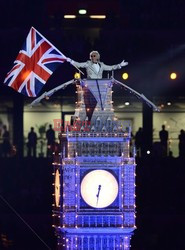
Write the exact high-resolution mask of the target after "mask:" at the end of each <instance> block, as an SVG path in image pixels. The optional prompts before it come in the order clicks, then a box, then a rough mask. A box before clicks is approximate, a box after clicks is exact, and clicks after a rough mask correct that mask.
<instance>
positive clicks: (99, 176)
mask: <svg viewBox="0 0 185 250" xmlns="http://www.w3.org/2000/svg"><path fill="white" fill-rule="evenodd" d="M117 195H118V182H117V180H116V178H115V177H114V176H113V175H112V174H111V173H110V172H108V171H106V170H93V171H91V172H89V173H88V174H87V175H85V177H84V178H83V179H82V182H81V196H82V198H83V199H84V201H85V202H86V203H87V204H88V205H89V206H91V207H94V208H105V207H108V206H109V205H111V204H112V203H113V201H114V200H115V199H116V197H117Z"/></svg>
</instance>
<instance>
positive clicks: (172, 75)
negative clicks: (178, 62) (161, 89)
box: [170, 72, 177, 80]
mask: <svg viewBox="0 0 185 250" xmlns="http://www.w3.org/2000/svg"><path fill="white" fill-rule="evenodd" d="M170 78H171V79H172V80H175V79H176V78H177V74H176V73H175V72H173V73H171V74H170Z"/></svg>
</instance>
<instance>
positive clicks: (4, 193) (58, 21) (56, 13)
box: [0, 0, 185, 250]
mask: <svg viewBox="0 0 185 250" xmlns="http://www.w3.org/2000/svg"><path fill="white" fill-rule="evenodd" d="M80 7H84V8H87V10H88V13H89V14H96V13H97V14H106V15H107V17H108V18H107V19H106V20H104V21H103V20H99V21H97V20H94V21H93V20H89V18H88V17H87V16H86V17H78V18H77V19H75V20H64V18H63V15H64V14H77V10H78V9H79V8H80ZM184 13H185V2H184V1H181V0H169V1H159V0H156V1H144V0H140V1H138V0H133V1H130V0H125V1H123V0H122V1H121V0H120V1H117V0H107V1H105V0H102V1H93V0H89V1H72V0H68V1H56V0H52V1H51V0H50V1H49V0H48V1H44V0H42V1H38V0H37V1H36V0H32V1H31V0H27V1H23V0H6V1H0V81H1V83H2V82H3V80H4V78H5V75H6V73H7V72H8V71H9V70H10V69H11V67H12V63H13V61H14V60H15V58H16V56H17V54H18V51H19V50H20V49H21V46H22V44H23V42H24V40H25V38H26V36H27V34H28V32H29V30H30V27H31V26H34V27H35V28H36V29H38V30H39V32H41V33H42V34H43V35H44V36H45V37H47V39H48V40H49V41H51V42H52V43H53V44H54V45H55V46H56V47H57V48H58V49H59V50H61V51H62V52H63V53H64V54H65V55H66V56H69V57H71V58H73V59H74V60H78V61H86V60H87V59H88V55H89V52H90V51H91V50H92V49H93V50H99V51H100V54H101V59H102V61H104V62H106V63H107V64H114V63H119V62H121V61H122V59H125V60H127V61H128V62H129V66H128V67H127V71H128V72H129V74H130V78H129V81H128V84H129V86H131V87H132V88H134V89H136V90H137V91H141V92H142V93H144V94H145V95H147V97H151V98H152V97H154V96H161V97H169V96H170V97H171V98H180V97H184V91H185V87H184V86H185V85H184V78H185V77H184V76H185V75H184V65H185V57H184V56H185V15H184ZM171 71H175V72H177V74H178V75H179V78H178V80H177V81H175V83H174V82H172V81H171V80H170V79H169V73H170V72H171ZM74 72H75V69H73V68H72V67H71V66H70V65H69V64H67V63H66V64H63V65H61V67H60V68H59V69H58V70H57V71H56V72H55V73H54V74H53V75H52V77H51V78H50V79H49V81H48V83H47V84H46V85H45V87H44V89H43V91H44V90H49V89H51V86H52V87H53V86H57V85H58V84H59V83H61V82H64V81H66V80H70V79H72V78H71V77H73V74H74ZM116 78H117V79H118V80H119V79H121V75H120V73H119V72H116ZM66 91H67V92H66V93H67V94H68V95H71V96H73V95H74V94H75V90H74V89H73V88H72V89H69V90H66ZM59 94H61V93H59ZM3 97H7V98H10V99H14V98H15V99H16V98H17V106H16V110H17V112H19V108H20V109H21V107H19V103H21V101H20V99H21V98H22V97H21V96H20V95H19V94H17V93H15V92H14V91H13V90H12V89H10V88H8V87H6V86H3V84H1V85H0V98H3ZM25 100H27V98H25ZM51 162H52V160H51V159H32V160H30V159H27V158H19V157H17V156H15V158H8V159H3V158H2V159H0V195H1V198H0V233H1V243H0V244H1V245H0V249H16V250H19V249H38V250H40V249H47V247H46V246H45V245H44V244H43V243H42V242H41V240H40V239H39V238H38V237H37V236H36V235H35V234H34V233H33V232H32V231H31V230H30V229H29V228H28V227H27V226H26V225H25V224H24V223H23V221H22V220H21V219H20V218H19V217H18V216H17V215H16V214H15V212H14V211H13V210H12V209H11V208H10V207H9V206H8V204H7V203H6V201H7V202H8V203H9V204H11V206H12V207H13V208H14V209H15V210H16V211H17V212H18V214H19V215H20V216H21V218H23V219H24V220H25V221H26V222H27V223H28V224H29V225H30V226H31V228H33V229H34V231H35V232H37V233H38V235H39V237H40V238H41V239H42V240H43V241H44V242H45V243H46V244H47V245H48V246H49V247H50V248H51V249H55V248H56V239H55V236H54V230H53V229H52V217H51V214H52V206H51V205H52V202H53V200H52V199H53V198H52V193H53V187H52V181H53V179H52V165H51ZM137 164H138V165H137V190H136V193H137V198H136V204H137V228H138V229H137V230H136V231H135V235H134V236H133V238H132V242H131V245H132V248H131V249H135V250H152V249H159V250H160V249H161V250H163V249H176V250H178V249H179V250H182V249H184V247H185V242H184V235H185V229H184V222H185V212H184V211H185V209H184V207H185V199H184V198H185V195H184V180H185V160H184V158H179V157H178V158H170V157H165V158H161V157H153V156H152V155H150V156H147V157H144V158H140V159H137ZM4 199H5V200H6V201H5V200H4ZM2 234H4V235H5V238H3V239H2V237H3V236H2ZM11 241H12V246H11ZM5 242H6V244H7V245H6V244H5Z"/></svg>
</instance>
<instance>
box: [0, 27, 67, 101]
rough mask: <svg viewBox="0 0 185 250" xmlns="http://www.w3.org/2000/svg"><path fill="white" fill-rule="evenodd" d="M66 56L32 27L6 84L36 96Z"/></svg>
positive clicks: (6, 79) (23, 92)
mask: <svg viewBox="0 0 185 250" xmlns="http://www.w3.org/2000/svg"><path fill="white" fill-rule="evenodd" d="M65 61H66V57H65V56H64V55H63V54H62V53H61V52H60V51H59V50H58V49H57V48H55V47H54V46H53V45H52V44H51V43H50V42H49V41H48V40H47V39H46V38H45V37H44V36H42V35H41V34H40V33H39V32H38V31H37V30H36V29H35V28H33V27H32V28H31V29H30V32H29V34H28V36H27V38H26V42H25V44H24V46H23V48H22V50H20V51H19V54H18V56H17V58H16V60H15V62H14V66H13V68H12V69H11V70H10V72H8V74H7V76H6V78H5V81H4V84H6V85H8V86H9V87H12V88H13V89H14V90H16V91H18V92H20V93H22V94H24V95H26V96H30V97H35V96H37V95H38V93H39V92H40V91H41V89H42V87H43V86H44V84H45V83H46V81H47V80H48V78H49V77H50V76H51V75H52V73H53V72H54V71H55V69H56V68H57V67H58V66H59V65H60V63H63V62H65Z"/></svg>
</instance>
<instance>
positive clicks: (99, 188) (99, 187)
mask: <svg viewBox="0 0 185 250" xmlns="http://www.w3.org/2000/svg"><path fill="white" fill-rule="evenodd" d="M100 190H101V185H99V186H98V193H97V195H96V197H97V201H96V206H98V199H99V195H100Z"/></svg>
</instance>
